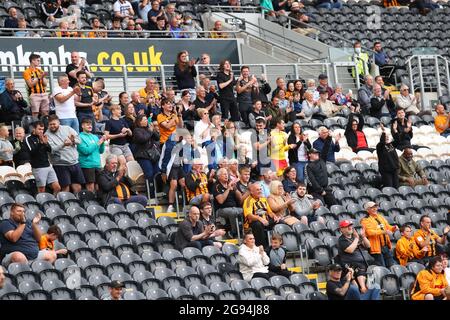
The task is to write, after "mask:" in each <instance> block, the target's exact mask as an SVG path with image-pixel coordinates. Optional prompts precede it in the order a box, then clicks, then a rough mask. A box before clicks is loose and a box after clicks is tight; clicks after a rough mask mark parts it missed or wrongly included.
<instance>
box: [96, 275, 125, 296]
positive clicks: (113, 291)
mask: <svg viewBox="0 0 450 320" xmlns="http://www.w3.org/2000/svg"><path fill="white" fill-rule="evenodd" d="M123 288H125V285H124V284H123V283H122V282H120V281H118V280H114V281H111V283H110V284H109V295H108V296H106V297H104V298H103V299H102V300H123V298H122V291H123Z"/></svg>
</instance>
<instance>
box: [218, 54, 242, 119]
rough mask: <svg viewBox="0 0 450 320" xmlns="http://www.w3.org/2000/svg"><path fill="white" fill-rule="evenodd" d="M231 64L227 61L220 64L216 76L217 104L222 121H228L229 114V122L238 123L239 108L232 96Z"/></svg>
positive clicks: (233, 81)
mask: <svg viewBox="0 0 450 320" xmlns="http://www.w3.org/2000/svg"><path fill="white" fill-rule="evenodd" d="M236 82H237V81H236V80H235V79H234V75H233V71H232V70H231V64H230V61H228V60H223V61H221V62H220V66H219V73H218V74H217V84H218V85H219V103H220V108H221V109H222V120H225V119H228V117H229V114H230V113H231V121H234V122H235V121H239V120H240V114H239V108H238V105H237V102H236V97H235V96H234V86H235V85H236Z"/></svg>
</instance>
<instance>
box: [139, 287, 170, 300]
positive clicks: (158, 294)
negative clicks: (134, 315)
mask: <svg viewBox="0 0 450 320" xmlns="http://www.w3.org/2000/svg"><path fill="white" fill-rule="evenodd" d="M145 297H146V298H147V299H148V300H167V299H170V298H169V296H168V294H167V293H166V291H164V290H162V289H149V290H147V291H146V292H145Z"/></svg>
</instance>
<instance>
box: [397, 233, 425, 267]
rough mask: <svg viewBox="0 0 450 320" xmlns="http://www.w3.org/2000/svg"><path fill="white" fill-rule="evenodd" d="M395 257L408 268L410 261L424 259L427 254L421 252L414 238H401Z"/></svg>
mask: <svg viewBox="0 0 450 320" xmlns="http://www.w3.org/2000/svg"><path fill="white" fill-rule="evenodd" d="M395 256H396V257H397V259H398V261H399V262H400V264H401V265H402V266H406V264H407V263H408V261H409V260H412V259H414V258H416V259H422V258H423V257H424V256H425V252H424V251H421V250H420V248H419V247H418V246H417V244H416V241H415V240H414V238H413V237H411V239H407V238H406V237H401V238H400V239H399V240H398V241H397V245H396V247H395Z"/></svg>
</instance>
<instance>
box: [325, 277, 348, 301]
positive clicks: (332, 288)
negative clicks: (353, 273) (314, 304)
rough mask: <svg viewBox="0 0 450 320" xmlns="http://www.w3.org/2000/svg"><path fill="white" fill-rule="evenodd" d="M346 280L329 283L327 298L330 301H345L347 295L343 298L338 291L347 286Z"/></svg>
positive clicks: (329, 281)
mask: <svg viewBox="0 0 450 320" xmlns="http://www.w3.org/2000/svg"><path fill="white" fill-rule="evenodd" d="M345 281H346V280H345V279H342V280H340V281H331V280H328V281H327V296H328V300H345V295H344V296H341V295H340V294H338V293H337V292H336V290H337V289H340V288H342V287H343V286H344V284H345Z"/></svg>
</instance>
